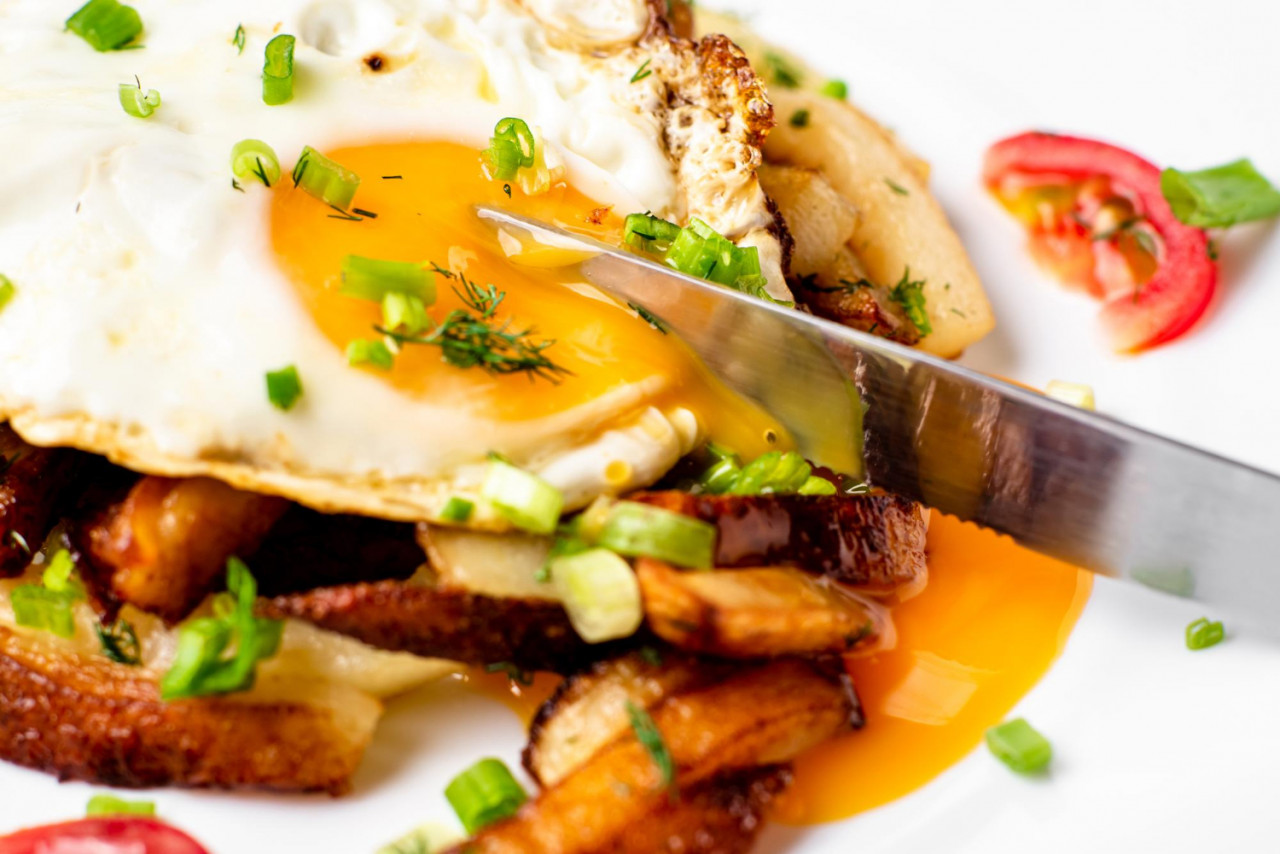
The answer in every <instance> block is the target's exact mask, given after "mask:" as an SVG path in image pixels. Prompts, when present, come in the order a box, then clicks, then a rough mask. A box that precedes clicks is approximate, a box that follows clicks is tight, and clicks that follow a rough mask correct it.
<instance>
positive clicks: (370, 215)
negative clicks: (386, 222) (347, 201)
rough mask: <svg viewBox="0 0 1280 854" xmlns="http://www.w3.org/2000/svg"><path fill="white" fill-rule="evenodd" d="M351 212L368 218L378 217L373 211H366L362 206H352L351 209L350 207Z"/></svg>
mask: <svg viewBox="0 0 1280 854" xmlns="http://www.w3.org/2000/svg"><path fill="white" fill-rule="evenodd" d="M351 212H352V213H353V214H358V215H360V216H363V217H368V218H369V219H377V218H378V215H377V214H376V213H374V212H373V211H367V210H365V209H364V208H352V209H351Z"/></svg>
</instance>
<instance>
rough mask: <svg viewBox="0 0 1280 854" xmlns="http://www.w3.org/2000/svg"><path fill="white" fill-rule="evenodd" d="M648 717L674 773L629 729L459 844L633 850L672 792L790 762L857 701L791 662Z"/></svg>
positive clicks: (486, 848) (700, 692)
mask: <svg viewBox="0 0 1280 854" xmlns="http://www.w3.org/2000/svg"><path fill="white" fill-rule="evenodd" d="M650 714H651V717H652V719H653V722H654V724H655V725H656V727H657V729H658V731H659V732H660V733H661V735H662V742H663V744H664V745H665V748H666V751H667V752H668V753H669V755H670V758H671V765H672V769H673V779H671V780H670V781H668V780H665V779H664V777H663V773H662V771H661V769H660V767H659V765H658V763H657V762H655V759H654V757H653V755H651V753H650V752H649V750H648V749H647V748H646V747H645V746H644V745H642V744H641V743H640V741H639V740H638V739H637V738H636V737H635V735H634V734H631V733H627V734H624V735H623V736H622V737H620V738H618V739H617V740H615V741H614V742H612V743H610V744H609V745H607V746H606V747H604V748H603V749H602V750H600V751H599V752H598V753H596V755H595V756H594V757H593V758H592V759H591V760H590V761H589V762H587V763H586V764H584V765H581V766H579V767H578V768H577V769H576V770H575V771H573V772H572V773H571V774H569V775H568V776H567V777H565V778H564V779H563V780H562V781H561V782H560V783H559V784H558V785H556V786H552V787H551V788H549V789H547V790H546V791H544V792H543V793H542V794H540V795H539V796H538V797H537V798H536V799H534V800H532V801H530V802H529V803H527V804H525V805H524V806H523V807H522V808H521V809H520V811H519V812H517V813H516V814H515V815H514V816H513V817H511V818H509V819H507V820H505V821H503V822H500V823H498V824H495V825H492V826H490V827H487V828H485V829H484V830H482V831H480V833H479V834H477V835H476V836H475V837H474V838H473V839H471V840H470V841H469V842H466V843H463V844H462V845H460V846H458V847H457V848H455V849H453V850H454V851H456V852H461V851H470V852H474V853H475V854H484V852H502V854H514V853H515V852H547V851H556V852H559V854H586V852H600V851H636V850H638V849H636V848H634V847H631V846H630V845H629V844H628V841H627V840H628V838H629V837H631V836H632V835H635V834H641V833H644V832H647V831H645V830H642V828H646V827H647V826H649V827H650V829H651V826H652V825H654V824H656V823H657V822H659V821H661V820H662V816H663V814H664V811H665V810H666V809H667V808H668V806H669V805H670V804H671V803H672V797H673V794H674V793H676V792H686V793H690V794H692V793H695V792H697V791H698V789H699V788H700V787H701V786H702V785H703V784H704V783H706V782H707V781H710V780H714V779H716V778H718V777H721V776H722V775H724V774H726V773H731V772H734V771H741V770H748V769H753V768H758V767H760V766H765V765H773V764H777V763H781V762H786V761H789V760H790V759H792V758H794V757H795V756H796V755H798V754H799V753H801V752H802V751H804V750H806V749H808V748H810V747H813V746H814V745H816V744H818V743H820V742H822V741H825V740H826V739H828V738H830V737H832V736H833V735H835V734H836V733H838V732H841V731H844V730H846V729H848V728H849V727H850V725H851V723H852V721H854V720H855V716H856V704H855V703H854V701H853V700H852V698H851V696H850V693H849V692H848V691H847V689H846V687H845V685H844V684H843V683H842V682H841V680H839V679H835V678H832V677H830V676H828V675H826V674H824V673H823V672H821V671H820V670H819V669H817V668H815V667H814V666H812V665H810V664H808V663H805V662H802V661H798V660H794V659H791V660H782V661H776V662H773V663H771V664H768V665H765V666H763V667H756V668H748V669H743V670H741V671H739V672H737V673H735V674H734V675H731V676H730V677H729V678H727V679H725V680H723V681H720V682H716V683H713V684H711V685H708V686H705V687H702V688H699V689H696V690H692V691H689V692H684V693H676V694H674V695H673V696H671V697H668V698H667V699H665V700H664V701H662V702H661V703H660V704H658V705H657V706H655V707H654V708H653V709H652V710H651V713H650ZM682 823H683V821H682Z"/></svg>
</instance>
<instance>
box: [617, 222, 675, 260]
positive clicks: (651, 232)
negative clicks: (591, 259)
mask: <svg viewBox="0 0 1280 854" xmlns="http://www.w3.org/2000/svg"><path fill="white" fill-rule="evenodd" d="M679 236H680V226H678V225H676V224H675V223H674V222H668V221H667V220H665V219H662V218H661V217H656V216H654V215H653V214H647V213H643V214H640V213H635V214H627V219H626V223H625V226H624V230H623V232H622V239H623V240H624V241H626V243H627V245H628V246H634V247H636V248H637V249H643V250H644V251H646V252H658V253H660V252H666V251H667V250H668V249H670V248H671V244H672V243H673V242H675V239H676V238H677V237H679Z"/></svg>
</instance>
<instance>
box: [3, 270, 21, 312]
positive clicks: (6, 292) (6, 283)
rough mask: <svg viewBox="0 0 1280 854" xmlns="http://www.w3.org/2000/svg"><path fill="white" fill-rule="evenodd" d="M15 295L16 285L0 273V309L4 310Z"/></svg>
mask: <svg viewBox="0 0 1280 854" xmlns="http://www.w3.org/2000/svg"><path fill="white" fill-rule="evenodd" d="M17 295H18V286H17V285H15V284H14V283H13V280H12V279H10V278H9V277H8V276H6V275H5V274H3V273H0V311H4V309H5V306H7V305H8V304H9V303H10V302H12V301H13V298H14V297H15V296H17Z"/></svg>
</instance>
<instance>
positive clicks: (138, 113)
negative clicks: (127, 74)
mask: <svg viewBox="0 0 1280 854" xmlns="http://www.w3.org/2000/svg"><path fill="white" fill-rule="evenodd" d="M120 106H121V107H124V111H125V112H126V113H128V114H129V115H131V116H133V117H134V118H136V119H145V118H147V117H148V116H150V115H151V114H152V113H154V112H155V111H156V108H157V107H159V106H160V93H159V92H157V91H156V90H155V89H148V90H147V91H145V92H143V91H142V84H141V83H139V84H136V85H133V84H129V83H121V84H120Z"/></svg>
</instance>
